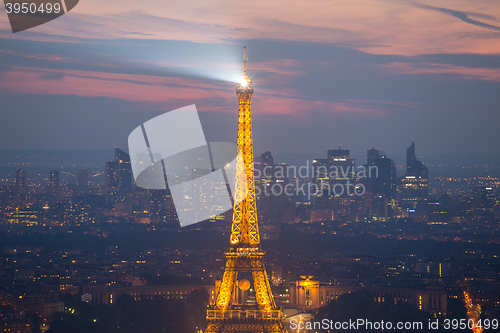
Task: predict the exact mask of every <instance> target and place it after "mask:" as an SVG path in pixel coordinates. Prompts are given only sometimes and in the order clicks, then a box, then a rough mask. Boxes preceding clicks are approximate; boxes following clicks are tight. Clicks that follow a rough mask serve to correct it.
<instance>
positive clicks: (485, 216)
mask: <svg viewBox="0 0 500 333" xmlns="http://www.w3.org/2000/svg"><path fill="white" fill-rule="evenodd" d="M471 199H472V200H471V204H470V207H469V209H467V217H468V218H467V221H468V222H471V223H476V224H484V223H492V222H493V221H494V220H495V213H494V207H495V193H494V191H493V188H492V187H486V186H476V187H474V189H473V194H472V198H471Z"/></svg>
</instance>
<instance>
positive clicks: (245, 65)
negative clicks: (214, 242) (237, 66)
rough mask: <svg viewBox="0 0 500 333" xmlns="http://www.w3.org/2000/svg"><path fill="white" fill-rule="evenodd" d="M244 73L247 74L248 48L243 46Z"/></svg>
mask: <svg viewBox="0 0 500 333" xmlns="http://www.w3.org/2000/svg"><path fill="white" fill-rule="evenodd" d="M243 73H244V74H246V73H247V47H246V46H243Z"/></svg>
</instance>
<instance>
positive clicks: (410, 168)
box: [400, 140, 429, 219]
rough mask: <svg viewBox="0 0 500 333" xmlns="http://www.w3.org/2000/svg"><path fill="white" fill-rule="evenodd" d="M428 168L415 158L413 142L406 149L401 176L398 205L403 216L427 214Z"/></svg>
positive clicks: (418, 216)
mask: <svg viewBox="0 0 500 333" xmlns="http://www.w3.org/2000/svg"><path fill="white" fill-rule="evenodd" d="M428 197H429V169H428V168H427V166H426V165H425V164H424V163H422V162H420V161H419V160H418V159H417V156H416V154H415V142H414V141H413V140H412V142H411V146H410V147H408V149H407V150H406V173H405V174H404V175H403V176H401V186H400V206H401V209H402V215H403V217H409V216H415V218H417V219H418V218H422V217H423V216H425V215H426V214H427V206H426V204H427V199H428Z"/></svg>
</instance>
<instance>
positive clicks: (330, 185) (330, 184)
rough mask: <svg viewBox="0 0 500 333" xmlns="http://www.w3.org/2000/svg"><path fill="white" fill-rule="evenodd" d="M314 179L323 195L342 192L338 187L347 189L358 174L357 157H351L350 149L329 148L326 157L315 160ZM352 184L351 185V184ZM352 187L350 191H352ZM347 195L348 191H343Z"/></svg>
mask: <svg viewBox="0 0 500 333" xmlns="http://www.w3.org/2000/svg"><path fill="white" fill-rule="evenodd" d="M313 168H314V180H315V183H316V185H317V186H318V188H319V189H320V190H322V193H321V194H320V196H321V195H323V196H330V195H334V194H337V193H340V190H339V191H337V190H336V187H335V185H337V184H338V185H340V186H339V187H338V188H343V189H346V188H347V185H348V184H352V183H353V181H354V179H355V176H356V163H355V159H353V158H350V151H349V149H342V148H341V147H340V145H339V148H338V149H328V151H327V157H326V158H316V159H314V161H313ZM349 186H350V185H349ZM352 192H353V190H352V187H351V188H350V193H352ZM343 194H344V195H347V191H343Z"/></svg>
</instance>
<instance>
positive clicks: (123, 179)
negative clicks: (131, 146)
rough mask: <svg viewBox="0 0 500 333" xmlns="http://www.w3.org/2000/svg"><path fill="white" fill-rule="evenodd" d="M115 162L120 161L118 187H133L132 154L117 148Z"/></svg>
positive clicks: (126, 189) (120, 188)
mask: <svg viewBox="0 0 500 333" xmlns="http://www.w3.org/2000/svg"><path fill="white" fill-rule="evenodd" d="M115 162H116V163H118V188H119V190H120V191H128V190H131V189H132V165H131V164H130V155H129V154H127V153H126V152H124V151H123V150H121V149H119V148H115Z"/></svg>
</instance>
